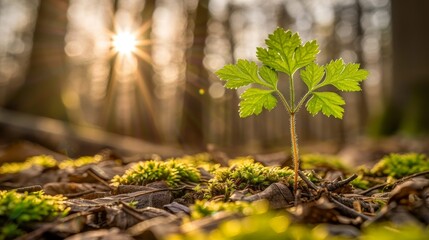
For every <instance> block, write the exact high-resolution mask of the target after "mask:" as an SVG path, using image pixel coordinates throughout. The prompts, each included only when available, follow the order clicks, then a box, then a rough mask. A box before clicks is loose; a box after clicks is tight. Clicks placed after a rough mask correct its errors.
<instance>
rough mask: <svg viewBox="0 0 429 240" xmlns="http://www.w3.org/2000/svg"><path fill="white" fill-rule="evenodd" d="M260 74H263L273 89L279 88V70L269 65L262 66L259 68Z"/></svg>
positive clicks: (262, 76)
mask: <svg viewBox="0 0 429 240" xmlns="http://www.w3.org/2000/svg"><path fill="white" fill-rule="evenodd" d="M259 76H261V78H262V79H263V80H264V81H265V82H267V83H268V84H270V86H271V87H272V88H273V89H277V82H278V80H279V78H278V76H277V72H276V71H274V70H273V69H271V68H269V67H267V66H262V67H261V68H260V69H259Z"/></svg>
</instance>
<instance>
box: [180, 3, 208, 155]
mask: <svg viewBox="0 0 429 240" xmlns="http://www.w3.org/2000/svg"><path fill="white" fill-rule="evenodd" d="M208 4H209V0H200V1H198V5H197V8H196V10H195V15H194V16H193V15H192V14H190V15H189V18H190V19H188V24H190V25H189V26H188V31H189V32H193V42H192V46H191V47H190V48H189V49H188V51H187V57H186V82H185V90H184V102H183V111H182V123H181V127H180V136H179V139H180V141H181V142H182V143H183V145H189V146H192V147H196V148H199V149H205V139H204V130H205V129H206V127H205V125H206V124H205V116H206V107H207V104H206V102H207V98H208V95H207V94H205V93H204V92H207V88H208V85H209V82H208V72H207V70H206V69H205V67H204V65H203V58H204V47H205V40H206V38H207V23H208V21H209V18H210V14H209V10H208ZM192 18H193V19H192ZM192 22H193V23H194V27H193V28H192V25H191V24H192ZM192 30H193V31H192Z"/></svg>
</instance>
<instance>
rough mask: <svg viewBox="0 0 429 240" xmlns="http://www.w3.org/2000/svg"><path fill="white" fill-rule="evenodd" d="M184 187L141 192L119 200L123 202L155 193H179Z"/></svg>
mask: <svg viewBox="0 0 429 240" xmlns="http://www.w3.org/2000/svg"><path fill="white" fill-rule="evenodd" d="M185 188H186V187H180V188H166V189H155V190H151V191H142V193H138V194H136V195H133V196H129V197H124V198H122V199H121V200H122V201H124V200H126V199H130V198H131V199H133V198H136V197H139V196H143V195H146V194H151V193H157V192H165V191H180V190H183V189H185Z"/></svg>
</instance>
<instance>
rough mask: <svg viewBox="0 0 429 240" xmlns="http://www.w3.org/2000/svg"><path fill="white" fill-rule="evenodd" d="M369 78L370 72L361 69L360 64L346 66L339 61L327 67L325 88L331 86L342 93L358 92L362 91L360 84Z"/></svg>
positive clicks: (332, 62)
mask: <svg viewBox="0 0 429 240" xmlns="http://www.w3.org/2000/svg"><path fill="white" fill-rule="evenodd" d="M367 76H368V71H366V70H364V69H359V64H357V63H347V64H345V63H344V61H343V60H342V59H338V60H335V61H331V62H330V63H328V64H327V65H326V78H325V81H323V86H325V85H329V84H330V85H333V86H334V87H336V88H337V89H338V90H341V91H350V92H356V91H360V90H362V89H361V87H360V86H359V84H360V82H362V81H363V80H365V79H366V78H367Z"/></svg>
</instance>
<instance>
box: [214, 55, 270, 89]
mask: <svg viewBox="0 0 429 240" xmlns="http://www.w3.org/2000/svg"><path fill="white" fill-rule="evenodd" d="M216 74H217V75H218V77H219V78H220V79H221V80H223V81H226V83H225V87H226V88H232V89H235V88H239V87H243V86H247V85H249V84H251V83H257V84H260V85H263V86H266V87H271V84H270V83H267V82H265V81H263V80H261V79H259V76H258V65H256V63H255V62H251V61H248V60H243V59H239V60H238V61H237V64H228V65H226V66H224V67H223V68H221V69H220V70H218V71H217V72H216Z"/></svg>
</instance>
